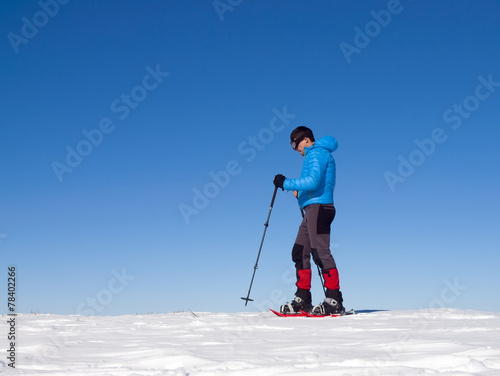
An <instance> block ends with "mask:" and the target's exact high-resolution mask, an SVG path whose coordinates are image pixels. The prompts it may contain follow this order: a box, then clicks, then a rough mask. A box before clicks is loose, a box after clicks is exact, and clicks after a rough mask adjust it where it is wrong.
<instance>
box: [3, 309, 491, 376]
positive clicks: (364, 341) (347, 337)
mask: <svg viewBox="0 0 500 376" xmlns="http://www.w3.org/2000/svg"><path fill="white" fill-rule="evenodd" d="M16 320H17V322H16V333H17V336H18V337H17V338H16V341H17V343H16V352H17V353H16V369H15V370H13V369H11V367H8V365H7V364H8V360H6V355H5V351H2V353H3V354H2V356H1V357H0V371H6V373H7V374H15V375H51V376H63V375H64V376H67V375H82V376H83V375H100V376H104V375H113V376H146V375H147V376H160V375H161V376H165V375H173V376H180V375H182V376H184V375H189V376H195V375H206V376H208V375H243V376H244V375H258V376H267V375H310V374H313V375H340V376H349V375H352V376H354V375H384V376H386V375H421V374H443V375H500V339H499V338H500V313H490V312H479V311H465V310H457V309H431V310H415V311H362V312H361V313H359V314H357V315H354V316H344V317H339V318H331V317H325V318H308V317H291V318H282V317H277V316H275V315H274V314H272V313H271V312H261V313H235V314H228V313H193V312H180V313H169V314H151V315H125V316H81V315H69V316H64V315H53V314H34V315H28V314H26V315H24V314H23V315H18V316H17V318H16ZM0 329H1V331H2V332H3V333H7V332H8V328H7V316H6V315H3V316H2V323H1V327H0ZM4 337H5V338H4V339H3V341H5V342H7V339H6V336H4ZM2 347H3V346H2Z"/></svg>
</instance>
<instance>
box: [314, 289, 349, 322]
mask: <svg viewBox="0 0 500 376" xmlns="http://www.w3.org/2000/svg"><path fill="white" fill-rule="evenodd" d="M342 302H343V299H342V293H341V292H340V291H339V290H329V289H328V290H327V291H326V298H325V300H324V301H323V302H322V303H320V304H318V305H315V306H314V307H312V309H311V311H310V312H309V313H311V314H313V315H315V316H332V315H335V316H336V315H343V314H344V313H345V308H344V306H343V305H342Z"/></svg>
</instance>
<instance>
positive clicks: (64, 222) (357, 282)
mask: <svg viewBox="0 0 500 376" xmlns="http://www.w3.org/2000/svg"><path fill="white" fill-rule="evenodd" d="M61 3H62V4H61ZM499 18H500V3H499V2H498V1H492V0H485V1H481V2H475V1H472V0H470V1H454V2H451V1H447V2H441V1H440V2H436V1H430V0H427V1H426V0H419V1H408V0H401V1H400V2H398V1H393V0H391V1H316V2H313V3H306V2H304V1H272V2H270V1H264V0H260V1H248V0H244V1H237V0H233V1H231V2H230V1H228V0H220V1H217V2H213V1H141V2H139V1H131V0H129V1H121V2H119V5H118V3H117V2H112V1H105V2H102V1H66V2H65V1H62V0H60V2H56V1H55V0H42V1H40V2H37V1H23V2H2V3H1V5H0V20H1V22H0V25H1V30H2V32H1V35H2V43H1V44H0V53H1V56H2V59H1V62H0V64H1V69H0V74H1V82H2V92H3V95H2V100H1V102H0V106H1V111H0V119H1V124H2V137H1V138H0V153H1V154H0V155H1V158H0V171H1V174H0V179H1V193H0V260H1V261H0V265H1V270H3V271H2V272H1V273H3V277H2V276H1V274H0V280H2V281H3V282H2V285H1V286H0V289H1V290H2V293H1V294H0V295H1V296H4V298H3V300H4V303H2V310H1V312H5V311H6V301H7V297H6V296H7V266H8V265H15V266H16V267H17V270H18V280H17V281H18V284H17V288H18V301H17V304H18V306H17V307H18V311H19V312H30V311H37V312H42V313H63V314H73V313H84V314H101V315H115V314H127V313H146V312H154V313H158V312H171V311H176V310H187V309H191V310H193V311H226V312H237V311H245V310H249V311H255V310H261V309H267V308H268V303H269V302H270V303H271V306H273V307H277V306H279V305H280V304H282V303H284V302H286V301H287V300H290V299H291V298H292V297H293V292H294V289H295V288H294V286H293V275H294V268H293V264H292V261H291V258H290V253H291V247H292V245H293V241H294V239H295V235H296V230H297V228H298V225H299V223H300V219H301V218H300V212H299V209H298V207H297V205H296V202H295V199H294V198H293V196H292V194H291V193H290V192H281V191H279V192H278V196H277V199H276V202H275V206H274V209H273V212H272V215H271V220H270V225H269V228H268V231H267V235H266V239H265V242H264V246H263V249H262V256H261V259H260V263H259V266H260V267H259V269H258V271H257V273H256V277H255V282H254V286H253V290H252V294H251V297H252V298H254V299H255V300H256V303H255V304H249V305H248V306H247V307H244V302H243V301H242V300H241V299H240V297H241V296H246V293H247V291H248V285H249V283H250V278H251V275H252V271H253V266H254V263H255V258H256V256H257V251H258V248H259V245H260V240H261V237H262V233H263V230H264V226H263V224H264V222H265V219H266V216H267V213H268V210H269V203H270V200H271V196H272V192H273V189H274V187H273V184H272V180H273V177H274V175H275V174H277V173H281V174H284V175H285V176H287V177H290V178H293V177H298V176H299V174H300V170H301V167H302V160H303V159H302V157H300V155H299V154H297V153H296V152H294V151H292V150H291V148H290V146H289V143H288V142H289V134H290V132H291V131H292V130H293V129H294V128H295V127H296V126H299V125H306V126H308V127H310V128H312V129H313V131H314V133H315V136H316V137H317V138H320V137H322V136H325V135H332V136H334V137H336V138H337V140H338V142H339V148H338V150H337V151H336V152H335V153H334V156H335V158H336V162H337V170H338V171H337V187H336V192H335V205H336V207H337V217H336V219H335V221H334V223H333V228H332V231H333V236H332V249H333V252H334V256H335V258H336V261H337V264H338V267H339V272H340V277H341V288H342V291H343V293H344V299H345V301H344V304H345V305H346V307H347V308H357V309H417V308H429V307H439V306H445V307H457V308H464V309H479V310H490V311H500V303H499V300H498V299H497V297H498V293H497V290H498V288H499V287H500V274H499V273H498V266H499V261H500V256H499V240H500V235H499V234H500V232H499V225H500V219H499V218H500V217H499V211H500V199H499V196H498V191H499V188H500V170H499V168H498V161H499V159H500V149H499V147H498V143H499V140H500V122H499V119H500V106H499V103H500V51H499V49H498V40H499V37H500V24H499V22H498V20H499ZM221 171H225V172H221ZM199 192H201V193H199ZM201 195H203V197H201ZM207 196H208V197H207ZM313 286H314V288H313V300H314V301H315V302H319V301H320V300H322V296H321V289H320V285H319V281H318V278H317V275H316V274H314V278H313Z"/></svg>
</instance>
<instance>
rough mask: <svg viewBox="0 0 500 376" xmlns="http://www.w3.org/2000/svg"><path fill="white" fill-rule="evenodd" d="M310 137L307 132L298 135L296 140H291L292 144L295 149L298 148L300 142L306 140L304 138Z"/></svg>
mask: <svg viewBox="0 0 500 376" xmlns="http://www.w3.org/2000/svg"><path fill="white" fill-rule="evenodd" d="M306 137H308V136H307V134H303V135H301V136H299V137H297V138H296V139H295V140H292V141H290V145H292V149H293V150H297V148H298V147H299V144H300V143H301V142H302V141H303V140H304V138H306Z"/></svg>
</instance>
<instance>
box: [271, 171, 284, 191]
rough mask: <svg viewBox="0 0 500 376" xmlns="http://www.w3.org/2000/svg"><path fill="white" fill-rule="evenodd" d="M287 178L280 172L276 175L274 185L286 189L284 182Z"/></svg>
mask: <svg viewBox="0 0 500 376" xmlns="http://www.w3.org/2000/svg"><path fill="white" fill-rule="evenodd" d="M285 180H286V178H285V177H284V176H283V175H281V174H278V175H276V176H275V177H274V185H275V186H277V187H278V188H281V189H282V190H285V188H283V183H284V182H285Z"/></svg>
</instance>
